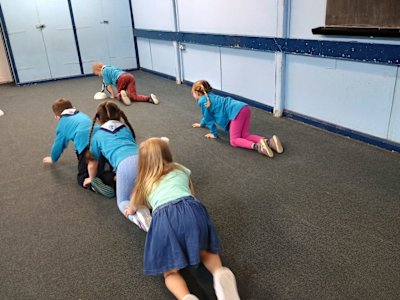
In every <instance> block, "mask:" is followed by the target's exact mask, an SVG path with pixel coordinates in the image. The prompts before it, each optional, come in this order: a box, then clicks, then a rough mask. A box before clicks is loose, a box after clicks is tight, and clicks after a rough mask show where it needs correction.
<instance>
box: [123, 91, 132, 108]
mask: <svg viewBox="0 0 400 300" xmlns="http://www.w3.org/2000/svg"><path fill="white" fill-rule="evenodd" d="M121 100H122V103H124V104H125V105H131V99H129V97H128V94H127V93H126V91H124V90H122V91H121Z"/></svg>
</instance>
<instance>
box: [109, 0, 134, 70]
mask: <svg viewBox="0 0 400 300" xmlns="http://www.w3.org/2000/svg"><path fill="white" fill-rule="evenodd" d="M103 16H104V19H105V20H106V21H108V23H107V24H105V25H106V26H105V27H106V33H107V37H108V41H109V47H108V49H109V53H110V63H111V65H114V66H119V67H122V68H124V69H132V68H137V64H136V52H135V44H134V40H133V28H132V19H131V13H130V4H129V1H120V0H103Z"/></svg>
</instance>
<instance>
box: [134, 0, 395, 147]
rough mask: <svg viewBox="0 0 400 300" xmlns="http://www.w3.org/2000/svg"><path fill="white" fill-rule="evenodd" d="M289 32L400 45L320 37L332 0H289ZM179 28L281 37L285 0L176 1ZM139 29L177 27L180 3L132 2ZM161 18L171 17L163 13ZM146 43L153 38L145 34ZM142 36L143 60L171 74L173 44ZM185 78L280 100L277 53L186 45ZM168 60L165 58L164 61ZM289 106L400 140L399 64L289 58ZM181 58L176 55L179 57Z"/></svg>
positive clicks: (294, 36) (286, 87) (316, 37)
mask: <svg viewBox="0 0 400 300" xmlns="http://www.w3.org/2000/svg"><path fill="white" fill-rule="evenodd" d="M285 2H286V4H287V11H288V22H287V24H286V26H287V37H288V38H291V39H314V40H333V41H347V42H349V41H351V42H364V43H365V42H367V43H385V44H396V45H397V44H400V41H398V40H396V39H389V38H370V37H344V36H341V37H339V36H322V35H313V34H312V29H313V28H315V27H320V26H324V25H325V10H326V1H325V0H320V1H315V0H287V1H285ZM175 3H176V11H177V20H176V24H177V31H182V32H192V33H208V34H222V35H224V34H227V35H243V36H258V37H279V31H280V28H278V27H277V26H278V25H277V24H278V8H279V4H281V3H283V1H282V0H250V1H239V0H233V1H229V4H227V2H226V1H221V0H192V1H184V0H175ZM132 7H133V10H134V18H135V25H136V28H138V29H149V30H165V31H175V27H174V25H175V23H174V9H175V6H174V1H173V0H172V1H162V0H158V1H155V0H152V1H151V0H150V1H140V0H132ZM161 16H163V17H162V18H161ZM143 40H145V39H143ZM169 43H170V42H156V41H154V40H153V41H151V40H147V41H146V42H144V41H142V39H139V42H138V45H139V57H140V61H141V65H142V66H143V67H146V68H151V69H153V70H158V71H159V72H161V73H166V74H169V75H171V74H172V69H173V66H172V64H171V63H167V64H166V63H165V60H167V61H169V62H173V61H174V55H175V53H176V50H175V52H174V48H173V46H172V42H171V43H170V44H169ZM184 46H185V50H183V51H181V53H180V55H181V58H182V62H181V63H182V67H183V80H187V81H192V82H193V81H196V80H199V79H207V80H208V81H209V82H210V83H211V85H212V86H214V87H215V88H216V89H220V90H223V91H225V92H228V93H231V94H236V95H239V96H242V97H244V98H248V99H251V100H254V101H257V102H259V103H262V104H266V105H269V106H272V107H274V106H276V105H277V103H278V102H277V101H278V100H277V99H276V97H277V96H276V94H277V92H276V91H277V87H278V88H279V83H280V82H278V81H277V80H279V78H278V79H277V78H276V77H275V74H276V70H277V68H278V65H277V62H276V60H275V59H276V58H275V53H273V52H259V51H250V50H244V49H237V48H222V47H216V46H206V45H198V44H185V45H184ZM163 58H164V59H163ZM285 58H286V60H285V62H286V66H285V69H284V71H285V76H283V82H282V84H283V86H284V88H283V94H284V95H285V99H284V102H283V109H286V110H290V111H292V112H294V113H298V114H302V115H305V116H308V117H311V118H313V119H318V120H320V121H322V122H327V123H331V124H333V125H337V126H340V127H344V128H348V129H351V130H355V131H358V132H360V133H365V134H369V135H372V136H375V137H379V138H382V139H388V140H390V141H395V142H400V133H399V131H398V130H397V128H399V126H400V83H399V74H398V67H397V66H389V65H382V64H371V63H360V62H354V61H345V60H338V59H332V58H321V57H317V56H301V55H292V54H289V55H285ZM175 61H176V60H175ZM175 69H176V67H175Z"/></svg>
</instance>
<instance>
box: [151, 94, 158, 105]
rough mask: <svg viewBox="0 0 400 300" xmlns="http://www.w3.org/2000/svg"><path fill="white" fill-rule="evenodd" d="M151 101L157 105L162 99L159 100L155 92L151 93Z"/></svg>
mask: <svg viewBox="0 0 400 300" xmlns="http://www.w3.org/2000/svg"><path fill="white" fill-rule="evenodd" d="M149 102H150V103H153V104H156V105H157V104H158V103H160V101H158V99H157V96H156V95H154V94H150V99H149Z"/></svg>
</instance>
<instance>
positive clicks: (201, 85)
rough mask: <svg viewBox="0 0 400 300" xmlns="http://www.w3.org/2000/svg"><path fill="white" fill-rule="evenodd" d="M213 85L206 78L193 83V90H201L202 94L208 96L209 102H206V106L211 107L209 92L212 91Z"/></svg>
mask: <svg viewBox="0 0 400 300" xmlns="http://www.w3.org/2000/svg"><path fill="white" fill-rule="evenodd" d="M211 90H212V87H211V85H210V84H209V83H208V82H207V81H206V80H198V81H196V82H195V83H194V84H193V87H192V91H195V92H199V93H200V94H202V95H204V96H206V98H207V102H206V103H204V106H205V107H206V108H210V106H211V101H210V97H209V96H208V93H209V92H211Z"/></svg>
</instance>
